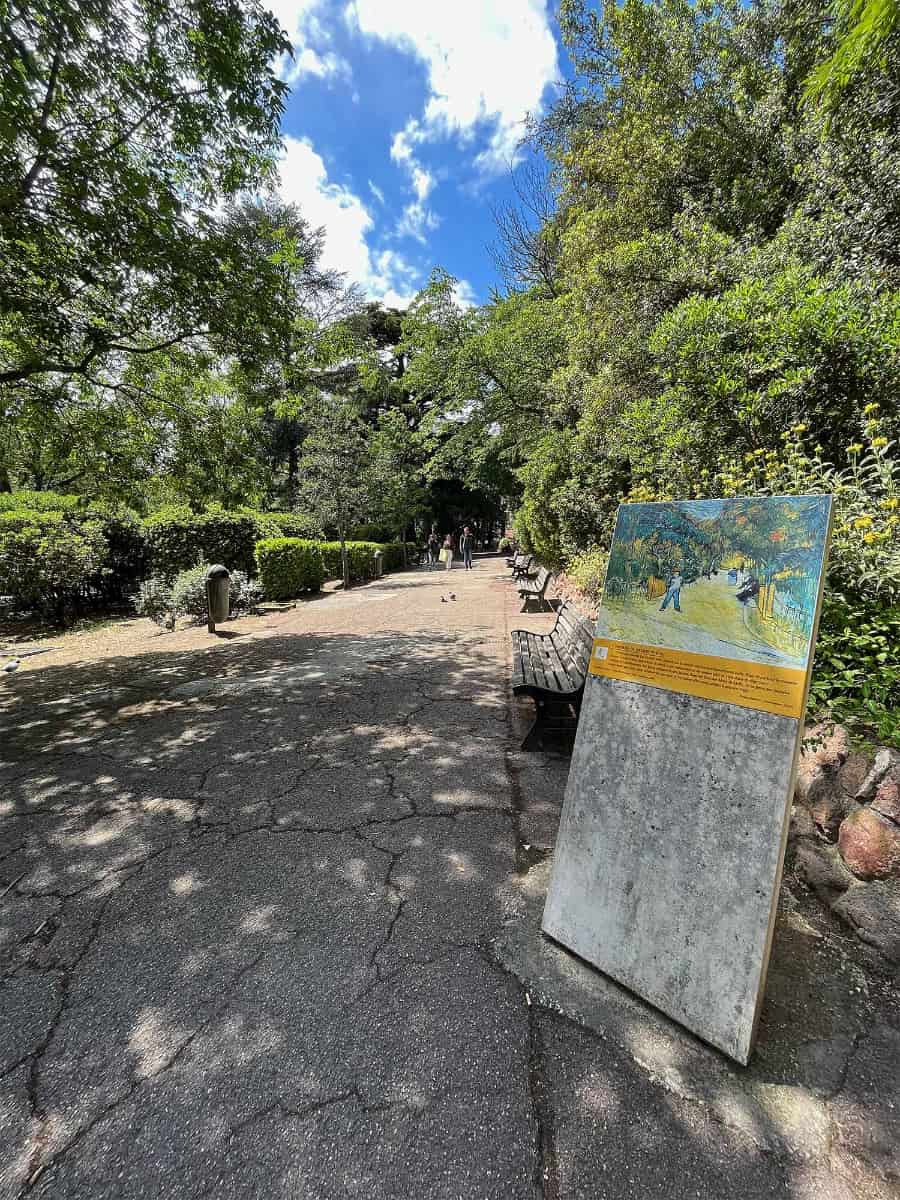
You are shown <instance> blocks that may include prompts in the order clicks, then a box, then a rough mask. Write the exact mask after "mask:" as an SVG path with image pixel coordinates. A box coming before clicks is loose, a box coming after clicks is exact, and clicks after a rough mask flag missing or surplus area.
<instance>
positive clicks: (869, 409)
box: [863, 402, 881, 417]
mask: <svg viewBox="0 0 900 1200" xmlns="http://www.w3.org/2000/svg"><path fill="white" fill-rule="evenodd" d="M880 407H881V406H880V405H879V404H875V403H874V402H873V403H872V404H867V405H866V407H865V408H864V409H863V416H866V417H867V416H868V415H869V413H874V412H878V409H879V408H880Z"/></svg>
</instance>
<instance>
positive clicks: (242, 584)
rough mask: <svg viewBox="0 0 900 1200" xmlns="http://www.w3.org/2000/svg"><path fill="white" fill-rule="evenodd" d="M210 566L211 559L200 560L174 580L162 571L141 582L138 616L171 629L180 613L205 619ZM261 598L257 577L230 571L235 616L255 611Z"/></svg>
mask: <svg viewBox="0 0 900 1200" xmlns="http://www.w3.org/2000/svg"><path fill="white" fill-rule="evenodd" d="M208 570H209V564H208V563H198V564H197V566H195V567H190V568H189V569H188V570H187V571H181V572H180V573H179V574H178V575H177V576H176V577H175V581H174V583H171V584H169V583H167V582H166V581H165V580H164V579H163V578H162V577H161V576H159V575H151V576H150V578H149V579H145V580H144V581H143V582H142V583H141V585H140V587H139V588H138V590H137V593H136V595H135V596H134V597H133V602H134V607H135V610H136V612H137V614H138V616H141V617H149V618H150V620H151V621H155V622H156V623H157V625H165V626H166V628H168V629H173V628H174V627H175V621H176V620H177V618H178V617H192V618H193V619H194V620H195V621H205V620H206V616H207V601H206V573H207V571H208ZM261 599H262V589H261V588H260V586H259V584H258V583H257V582H256V581H255V580H253V579H248V578H247V576H246V575H245V574H244V573H243V571H232V572H230V574H229V581H228V607H229V613H230V615H231V616H235V615H238V614H240V613H245V612H252V611H253V610H254V609H255V608H256V607H257V605H258V604H259V602H260V600H261Z"/></svg>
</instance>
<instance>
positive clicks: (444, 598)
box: [441, 596, 447, 604]
mask: <svg viewBox="0 0 900 1200" xmlns="http://www.w3.org/2000/svg"><path fill="white" fill-rule="evenodd" d="M446 603H447V597H446V596H441V604H446Z"/></svg>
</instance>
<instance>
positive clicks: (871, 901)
mask: <svg viewBox="0 0 900 1200" xmlns="http://www.w3.org/2000/svg"><path fill="white" fill-rule="evenodd" d="M791 833H792V843H793V854H794V869H795V871H796V873H797V875H798V877H799V878H800V879H802V880H804V881H805V882H806V883H807V884H808V885H809V886H810V887H811V888H812V889H813V890H814V891H815V892H816V894H817V895H818V896H819V897H820V899H821V900H822V901H823V902H824V903H825V904H827V905H828V906H829V908H830V909H831V910H832V912H834V913H835V915H836V916H838V917H840V918H841V919H842V920H843V921H845V922H846V923H847V924H848V925H850V926H851V927H852V928H853V929H854V930H855V931H856V933H857V934H858V936H859V937H860V938H861V939H862V940H863V941H865V942H868V943H869V944H870V945H872V946H875V947H876V948H877V949H878V950H879V951H880V952H881V953H882V954H883V955H884V956H885V957H886V958H887V959H888V960H889V961H891V962H893V963H900V754H898V752H897V751H896V750H888V749H882V750H879V751H878V752H877V753H876V754H874V755H873V756H869V757H867V756H865V755H862V754H859V753H856V752H854V751H853V750H852V749H851V747H850V739H849V737H848V735H847V731H846V730H845V729H843V728H841V726H839V725H838V726H821V725H820V726H815V727H813V728H812V729H808V730H807V731H806V740H805V742H804V750H803V753H802V755H801V759H800V767H799V771H798V775H797V789H796V793H795V796H794V812H793V819H792V826H791Z"/></svg>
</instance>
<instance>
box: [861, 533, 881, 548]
mask: <svg viewBox="0 0 900 1200" xmlns="http://www.w3.org/2000/svg"><path fill="white" fill-rule="evenodd" d="M863 541H864V542H865V543H866V545H867V546H871V545H872V543H873V542H877V541H878V534H877V533H867V534H866V536H865V537H864V538H863Z"/></svg>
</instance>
